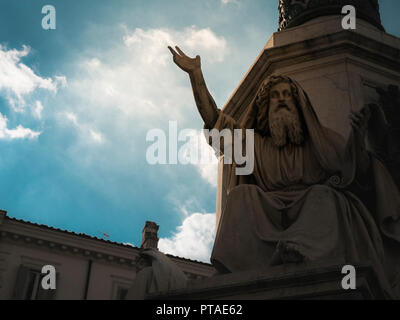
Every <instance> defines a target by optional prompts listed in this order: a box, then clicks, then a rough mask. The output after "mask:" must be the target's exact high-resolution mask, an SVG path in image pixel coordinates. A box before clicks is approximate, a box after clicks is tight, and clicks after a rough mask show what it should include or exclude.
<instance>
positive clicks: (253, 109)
mask: <svg viewBox="0 0 400 320" xmlns="http://www.w3.org/2000/svg"><path fill="white" fill-rule="evenodd" d="M282 82H285V83H288V84H289V85H290V88H291V90H292V95H293V98H294V100H295V103H296V107H297V111H298V112H299V117H300V121H301V123H302V124H303V123H304V122H303V114H302V112H301V108H300V107H299V105H298V104H299V92H298V89H297V86H296V84H295V83H294V82H293V81H292V79H290V78H289V77H286V76H282V75H272V76H270V77H269V78H267V79H265V80H264V81H263V82H262V83H261V85H260V87H259V89H258V91H257V94H256V96H255V98H254V99H253V101H252V103H251V105H250V107H249V108H248V110H247V111H246V113H245V115H244V117H243V120H242V121H241V125H242V127H244V128H249V129H254V130H255V131H257V133H259V134H261V135H263V136H266V135H269V134H270V129H269V119H268V114H269V100H270V94H271V88H272V87H274V86H275V85H277V84H278V83H282ZM303 129H304V128H303Z"/></svg>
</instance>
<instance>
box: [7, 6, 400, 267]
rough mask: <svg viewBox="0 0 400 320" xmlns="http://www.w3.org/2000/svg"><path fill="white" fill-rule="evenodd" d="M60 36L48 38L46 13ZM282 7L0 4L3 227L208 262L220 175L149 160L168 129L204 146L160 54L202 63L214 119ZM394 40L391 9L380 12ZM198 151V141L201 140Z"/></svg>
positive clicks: (183, 81) (174, 71) (191, 109)
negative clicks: (152, 136)
mask: <svg viewBox="0 0 400 320" xmlns="http://www.w3.org/2000/svg"><path fill="white" fill-rule="evenodd" d="M47 4H52V5H53V6H54V7H55V8H56V14H57V29H56V30H51V31H45V30H43V29H42V26H41V20H42V17H43V15H42V14H41V11H42V7H43V6H44V5H47ZM277 5H278V1H277V0H276V1H275V0H200V1H199V0H149V1H143V0H140V1H139V0H138V1H136V0H113V1H111V0H80V1H77V0H72V1H71V0H69V1H67V0H46V1H42V0H35V1H32V0H18V1H15V0H1V2H0V208H1V209H5V210H7V211H8V214H9V216H11V217H16V218H19V219H24V220H28V221H32V222H36V223H41V224H46V225H49V226H53V227H57V228H61V229H66V230H70V231H75V232H78V233H86V234H89V235H92V236H97V237H101V236H102V235H101V232H104V233H107V234H108V235H110V240H113V241H117V242H121V243H131V244H134V245H136V246H139V245H140V238H141V230H142V228H143V226H144V223H145V221H146V220H151V221H155V222H157V223H158V224H160V233H159V235H160V237H161V238H162V239H161V241H160V249H161V250H163V251H166V252H168V253H172V254H175V255H178V256H184V257H188V258H192V259H198V260H202V261H208V258H209V255H210V250H211V247H212V244H213V237H214V227H215V205H216V204H215V195H216V164H215V163H209V164H202V165H191V164H189V165H156V166H151V165H149V164H148V163H147V161H146V150H147V148H148V147H149V146H150V145H151V143H149V142H148V141H146V135H147V133H148V132H149V130H151V129H155V128H159V129H162V130H164V131H165V132H166V133H167V134H168V127H169V121H177V124H178V130H183V129H190V132H191V135H192V136H196V135H199V130H200V129H201V128H202V121H201V118H200V116H199V115H198V113H197V111H196V107H195V104H194V101H193V98H192V93H191V89H190V83H189V81H188V78H187V76H186V75H185V74H184V73H183V72H182V71H181V70H179V69H178V68H177V67H176V66H175V65H174V64H173V63H172V60H171V57H170V53H169V51H168V50H167V46H168V45H175V44H177V45H179V46H180V47H181V48H182V49H183V50H184V51H185V52H187V53H188V54H189V55H196V54H200V55H201V56H202V60H203V69H204V73H205V77H206V80H207V83H208V86H209V88H210V91H211V92H212V94H213V96H214V97H215V100H216V102H217V104H218V106H220V107H222V106H223V105H224V103H225V102H226V100H227V99H228V97H229V96H230V95H231V93H232V92H233V90H234V89H235V87H236V86H237V84H238V83H239V81H240V80H241V78H242V77H243V75H244V74H245V73H246V71H247V70H248V68H249V66H250V65H251V64H252V62H253V61H254V59H255V58H256V57H257V55H258V53H259V51H260V50H261V48H262V47H263V46H264V44H265V43H266V41H267V40H268V38H269V37H270V36H271V34H272V33H273V32H274V31H276V29H277V19H278V12H277ZM381 6H382V17H383V21H384V26H385V27H386V29H387V31H388V32H390V33H392V34H395V35H397V36H400V23H399V19H398V18H397V13H398V12H399V9H400V5H399V3H398V0H383V1H381ZM201 141H203V140H201Z"/></svg>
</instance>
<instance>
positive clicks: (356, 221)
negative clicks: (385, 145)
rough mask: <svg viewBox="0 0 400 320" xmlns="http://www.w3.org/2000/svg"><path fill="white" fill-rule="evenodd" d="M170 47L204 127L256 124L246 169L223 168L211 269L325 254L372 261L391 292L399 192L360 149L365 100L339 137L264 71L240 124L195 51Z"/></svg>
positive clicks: (303, 99) (291, 84) (301, 97)
mask: <svg viewBox="0 0 400 320" xmlns="http://www.w3.org/2000/svg"><path fill="white" fill-rule="evenodd" d="M169 49H170V51H171V53H172V54H173V59H174V62H175V63H176V64H177V65H178V66H179V67H180V68H181V69H183V70H184V71H186V72H187V73H188V74H189V76H190V80H191V84H192V88H193V92H194V97H195V101H196V104H197V107H198V110H199V112H200V114H201V116H202V118H203V120H204V122H205V127H206V128H208V129H211V128H215V129H218V130H223V129H229V130H234V129H242V130H243V131H244V132H243V136H244V135H245V134H246V133H245V130H244V129H254V130H255V135H254V153H255V154H254V158H255V167H254V172H253V174H252V175H250V176H247V177H238V176H236V175H235V171H234V170H233V169H234V167H235V164H233V165H232V166H231V171H232V173H231V175H230V176H231V178H230V181H229V183H228V184H229V185H228V196H227V200H226V203H225V204H224V210H223V213H222V216H221V220H220V224H219V228H218V231H217V235H216V239H215V243H214V249H213V253H212V257H211V261H212V263H213V265H214V266H215V267H216V268H217V270H219V271H220V272H237V271H245V270H250V269H255V268H260V267H262V266H265V267H268V266H271V265H272V266H273V265H279V264H285V263H301V262H303V261H320V260H326V259H335V260H336V261H339V263H343V264H348V263H350V264H355V263H362V262H372V263H373V265H374V267H375V268H376V270H378V275H379V278H380V281H381V285H382V286H383V288H384V289H385V291H386V293H387V294H388V296H391V295H392V294H394V293H393V292H394V290H392V289H393V288H392V287H395V286H396V285H397V281H398V280H399V278H398V275H399V270H400V269H399V260H400V254H399V252H400V251H399V246H398V244H399V242H400V195H399V191H398V189H397V187H396V185H395V183H394V182H393V179H392V177H391V176H390V174H389V173H388V171H387V170H386V168H385V167H384V165H383V164H382V163H381V162H380V161H379V160H378V159H377V158H375V157H374V156H373V155H372V154H370V153H369V152H367V151H366V146H365V143H364V141H365V138H366V134H367V125H368V123H369V121H370V116H371V106H365V107H364V108H363V109H362V110H361V112H357V113H352V114H351V115H350V118H351V124H352V127H353V130H352V133H351V135H350V137H349V140H348V141H347V142H346V141H345V140H344V139H343V137H342V136H341V135H339V134H338V133H336V132H334V131H332V130H331V129H328V128H326V127H323V126H322V125H321V123H320V122H319V120H318V117H317V115H316V113H315V111H314V109H313V107H312V105H311V102H310V100H309V98H308V96H307V94H306V93H305V92H304V90H303V89H302V88H301V86H300V85H299V84H298V83H296V82H295V81H293V80H292V79H290V78H289V77H286V76H271V77H270V78H268V79H266V80H265V81H263V82H262V84H261V86H260V88H259V90H258V92H257V94H256V96H255V97H254V99H253V101H252V102H251V104H250V105H249V106H248V108H247V110H246V114H245V115H244V117H242V118H241V119H242V121H241V122H240V123H239V122H238V121H236V120H235V119H233V118H231V117H230V116H228V115H226V114H224V112H223V111H221V110H218V109H217V106H216V104H215V102H214V99H213V98H212V96H211V95H210V93H209V91H208V89H207V87H206V84H205V81H204V78H203V75H202V71H201V62H200V57H199V56H197V57H196V58H195V59H192V58H189V57H187V56H186V55H185V54H184V53H183V52H182V51H181V50H180V49H179V48H178V47H176V50H177V51H175V50H173V49H172V48H171V47H170V48H169ZM332 98H334V97H332ZM221 151H222V152H223V150H221Z"/></svg>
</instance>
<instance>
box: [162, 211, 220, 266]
mask: <svg viewBox="0 0 400 320" xmlns="http://www.w3.org/2000/svg"><path fill="white" fill-rule="evenodd" d="M214 239H215V214H201V213H194V214H192V215H190V216H189V217H187V218H186V219H185V220H184V221H183V223H182V226H180V227H178V228H177V232H176V233H175V234H174V235H173V236H172V237H171V238H169V239H160V241H159V244H158V248H159V250H160V251H162V252H164V253H168V254H172V255H175V256H178V257H184V258H188V259H192V260H198V261H203V262H210V256H211V250H212V246H213V243H214Z"/></svg>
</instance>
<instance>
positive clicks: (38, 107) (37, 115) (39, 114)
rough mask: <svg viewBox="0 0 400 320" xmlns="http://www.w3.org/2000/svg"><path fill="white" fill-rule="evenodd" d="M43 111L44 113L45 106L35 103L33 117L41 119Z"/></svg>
mask: <svg viewBox="0 0 400 320" xmlns="http://www.w3.org/2000/svg"><path fill="white" fill-rule="evenodd" d="M42 111H43V105H42V103H41V102H40V101H36V103H35V107H34V109H33V111H32V113H33V116H34V117H35V118H37V119H41V118H42Z"/></svg>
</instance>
